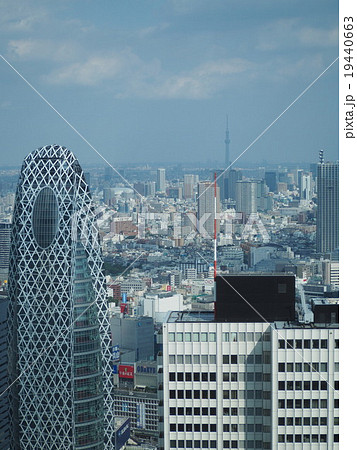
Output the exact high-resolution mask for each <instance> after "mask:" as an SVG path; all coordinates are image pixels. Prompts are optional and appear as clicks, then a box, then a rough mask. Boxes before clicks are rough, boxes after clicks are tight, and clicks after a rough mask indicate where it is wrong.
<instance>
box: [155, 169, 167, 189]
mask: <svg viewBox="0 0 357 450" xmlns="http://www.w3.org/2000/svg"><path fill="white" fill-rule="evenodd" d="M156 180H157V181H156V189H157V191H158V192H165V189H166V170H165V169H157V179H156Z"/></svg>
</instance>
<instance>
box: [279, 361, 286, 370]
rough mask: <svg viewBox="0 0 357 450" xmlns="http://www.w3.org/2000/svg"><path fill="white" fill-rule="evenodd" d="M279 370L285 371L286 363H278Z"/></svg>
mask: <svg viewBox="0 0 357 450" xmlns="http://www.w3.org/2000/svg"><path fill="white" fill-rule="evenodd" d="M278 372H285V363H279V364H278Z"/></svg>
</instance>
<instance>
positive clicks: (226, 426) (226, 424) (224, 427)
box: [223, 423, 229, 433]
mask: <svg viewBox="0 0 357 450" xmlns="http://www.w3.org/2000/svg"><path fill="white" fill-rule="evenodd" d="M223 432H224V433H229V424H228V423H224V424H223Z"/></svg>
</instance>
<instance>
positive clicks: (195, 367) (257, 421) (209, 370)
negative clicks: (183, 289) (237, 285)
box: [158, 278, 339, 450]
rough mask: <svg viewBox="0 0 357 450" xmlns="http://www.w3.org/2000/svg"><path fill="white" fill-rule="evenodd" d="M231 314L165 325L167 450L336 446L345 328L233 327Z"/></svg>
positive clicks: (174, 316)
mask: <svg viewBox="0 0 357 450" xmlns="http://www.w3.org/2000/svg"><path fill="white" fill-rule="evenodd" d="M228 280H229V278H228ZM231 281H232V280H231ZM253 281H254V282H255V283H257V282H259V280H253ZM217 288H218V289H217V293H216V295H217V299H218V302H219V298H220V294H221V292H220V290H221V289H220V288H219V287H218V286H217ZM248 298H252V297H250V296H248ZM269 299H270V290H269V289H266V298H265V301H266V302H267V303H269ZM216 306H217V305H216ZM255 307H256V308H258V304H255ZM232 308H233V311H234V306H233V307H232ZM232 308H231V309H230V311H226V314H225V315H224V316H223V317H222V320H217V319H215V316H214V313H210V312H173V313H171V315H170V317H169V318H168V320H167V322H166V323H164V324H163V328H162V342H163V352H162V356H161V355H159V357H158V367H159V373H162V379H161V381H160V380H159V399H160V405H162V407H161V408H159V416H160V422H159V432H160V436H161V439H159V449H160V450H169V449H179V448H185V449H191V448H192V449H193V448H199V449H208V448H209V449H219V450H221V449H226V448H227V449H244V450H245V449H272V450H275V449H278V450H288V449H301V448H305V447H306V448H309V449H312V450H315V449H316V450H327V449H338V445H339V444H338V441H339V426H338V421H339V409H338V408H339V401H338V389H339V373H338V368H339V358H338V347H339V336H338V323H336V321H335V320H331V321H330V323H326V322H325V323H322V322H321V320H320V319H318V318H317V319H316V320H314V323H311V324H309V326H307V325H306V324H302V323H299V322H296V321H284V320H278V321H275V320H273V321H264V320H261V321H259V322H249V321H244V320H240V321H234V320H232V319H230V317H232V314H231V313H232ZM240 308H241V305H239V304H237V310H236V311H235V312H236V313H237V314H238V312H239V309H240ZM273 309H274V308H273ZM237 314H233V316H236V315H237ZM318 314H321V313H318ZM324 317H326V314H325V316H324ZM332 317H334V318H336V317H337V316H336V315H334V316H333V315H332V314H331V315H330V318H332ZM270 319H272V317H270ZM324 320H326V319H324ZM160 368H162V370H160Z"/></svg>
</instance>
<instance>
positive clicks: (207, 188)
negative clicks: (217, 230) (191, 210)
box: [197, 181, 220, 239]
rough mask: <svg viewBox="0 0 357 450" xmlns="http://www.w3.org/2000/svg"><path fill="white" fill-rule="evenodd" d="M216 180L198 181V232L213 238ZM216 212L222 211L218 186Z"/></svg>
mask: <svg viewBox="0 0 357 450" xmlns="http://www.w3.org/2000/svg"><path fill="white" fill-rule="evenodd" d="M214 190H215V187H214V182H210V181H201V182H200V183H198V195H197V222H198V224H197V232H198V233H199V234H201V235H202V237H204V238H207V239H209V238H210V239H212V238H213V236H214V212H215V207H214V202H215V195H214ZM216 194H217V203H216V212H217V213H219V212H220V202H219V198H220V188H219V186H217V192H216Z"/></svg>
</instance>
